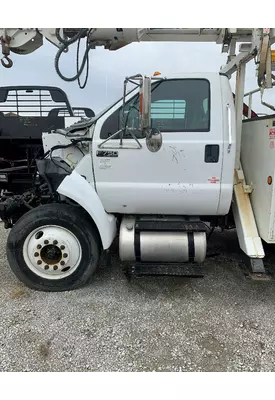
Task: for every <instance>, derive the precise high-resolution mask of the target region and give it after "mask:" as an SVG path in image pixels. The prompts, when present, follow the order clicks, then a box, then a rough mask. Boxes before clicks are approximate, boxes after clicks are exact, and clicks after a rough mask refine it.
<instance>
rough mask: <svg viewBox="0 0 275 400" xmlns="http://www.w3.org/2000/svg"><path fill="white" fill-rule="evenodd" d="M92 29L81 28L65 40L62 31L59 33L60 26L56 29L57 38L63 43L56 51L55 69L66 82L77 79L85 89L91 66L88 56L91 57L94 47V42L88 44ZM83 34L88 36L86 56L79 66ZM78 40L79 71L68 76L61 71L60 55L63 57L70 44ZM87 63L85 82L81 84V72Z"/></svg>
mask: <svg viewBox="0 0 275 400" xmlns="http://www.w3.org/2000/svg"><path fill="white" fill-rule="evenodd" d="M91 30H92V29H88V28H84V29H81V30H80V31H79V32H78V33H77V34H76V35H75V36H74V37H73V38H71V39H69V40H64V39H63V38H62V37H61V36H60V33H59V31H60V28H56V31H55V32H56V37H57V39H58V40H59V41H60V42H61V43H62V46H61V47H60V48H59V50H58V52H57V53H56V56H55V70H56V72H57V74H58V76H59V77H60V78H61V79H63V80H64V81H66V82H73V81H75V80H78V84H79V87H80V88H81V89H83V88H84V87H85V86H86V83H87V80H88V67H89V58H88V57H89V51H90V49H91V48H92V47H93V45H92V44H90V45H89V44H88V36H89V32H91ZM83 34H86V36H87V41H86V50H85V53H84V56H83V60H82V63H81V66H80V68H79V46H80V39H81V36H82V35H83ZM77 40H78V46H77V72H76V74H75V75H74V76H72V77H70V78H68V77H66V76H64V75H63V74H62V73H61V71H60V68H59V60H60V57H61V55H62V53H63V52H64V51H65V50H66V49H68V47H69V46H70V45H72V44H73V43H75V42H76V41H77ZM86 63H87V71H86V78H85V81H84V84H83V85H81V83H80V80H79V78H80V76H81V74H82V72H83V70H84V67H85V65H86Z"/></svg>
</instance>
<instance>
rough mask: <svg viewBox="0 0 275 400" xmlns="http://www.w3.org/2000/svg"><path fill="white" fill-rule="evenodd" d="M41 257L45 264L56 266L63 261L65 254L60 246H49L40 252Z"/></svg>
mask: <svg viewBox="0 0 275 400" xmlns="http://www.w3.org/2000/svg"><path fill="white" fill-rule="evenodd" d="M40 257H41V259H42V261H44V263H46V264H50V265H53V264H54V265H55V264H58V263H59V262H60V261H61V259H62V257H63V254H62V251H61V250H60V248H59V247H58V246H56V245H52V244H48V245H46V246H44V247H42V250H41V251H40Z"/></svg>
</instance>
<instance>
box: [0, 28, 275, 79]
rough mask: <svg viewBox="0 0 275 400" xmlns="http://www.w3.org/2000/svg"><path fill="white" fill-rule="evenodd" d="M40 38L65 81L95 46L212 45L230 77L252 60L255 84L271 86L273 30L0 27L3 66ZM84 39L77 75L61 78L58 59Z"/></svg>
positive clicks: (36, 44)
mask: <svg viewBox="0 0 275 400" xmlns="http://www.w3.org/2000/svg"><path fill="white" fill-rule="evenodd" d="M43 38H46V39H47V40H48V41H49V42H51V43H52V44H54V45H55V46H56V47H57V48H58V52H57V55H56V59H55V69H56V71H57V73H58V75H59V76H60V77H61V78H62V79H64V80H66V81H73V80H76V79H78V80H79V76H80V75H81V73H82V72H83V70H84V66H85V64H86V62H88V52H89V50H91V49H95V48H96V47H97V46H104V48H105V49H108V50H118V49H120V48H122V47H124V46H126V45H128V44H130V43H133V42H214V43H217V44H220V45H221V46H222V52H223V53H228V60H227V66H226V67H225V68H224V73H226V74H227V75H229V76H231V74H232V73H233V72H235V70H236V69H237V67H238V65H239V64H240V63H241V62H242V63H243V62H247V61H249V60H251V59H252V58H255V60H256V63H257V65H258V85H259V86H260V87H261V86H264V87H271V86H272V76H271V71H272V69H273V68H272V65H273V64H272V53H271V45H272V44H273V43H274V42H275V28H249V29H243V28H125V29H124V28H94V29H93V28H79V29H75V28H63V29H61V28H50V29H46V28H6V29H5V28H0V41H1V44H2V53H3V56H4V57H3V58H2V60H1V62H2V65H3V66H4V67H7V68H9V67H11V66H12V64H13V63H12V61H11V59H10V57H9V55H10V52H14V53H17V54H30V53H32V52H34V51H35V50H37V49H38V48H39V47H41V46H42V44H43ZM82 38H86V43H87V44H86V50H87V51H86V52H85V55H84V59H83V62H82V64H81V65H80V67H79V68H78V71H77V74H76V75H75V76H74V77H72V78H66V77H64V76H63V75H62V74H61V72H60V70H59V58H60V56H61V54H62V53H63V52H67V51H68V50H69V46H70V45H71V44H73V43H75V42H79V41H80V40H81V39H82ZM238 42H241V43H242V44H241V45H240V53H239V54H238V55H236V43H238Z"/></svg>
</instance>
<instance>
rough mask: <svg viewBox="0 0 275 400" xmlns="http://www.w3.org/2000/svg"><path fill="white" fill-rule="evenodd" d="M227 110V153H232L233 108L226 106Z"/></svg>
mask: <svg viewBox="0 0 275 400" xmlns="http://www.w3.org/2000/svg"><path fill="white" fill-rule="evenodd" d="M226 109H227V122H228V147H227V153H230V151H231V147H232V123H231V108H230V105H229V104H228V103H227V104H226Z"/></svg>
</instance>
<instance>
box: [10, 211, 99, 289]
mask: <svg viewBox="0 0 275 400" xmlns="http://www.w3.org/2000/svg"><path fill="white" fill-rule="evenodd" d="M100 250H101V241H100V238H99V235H98V232H97V230H96V228H95V227H94V225H93V223H92V221H90V220H89V218H87V214H86V212H85V211H84V210H82V209H79V208H77V207H74V206H70V205H64V204H47V205H43V206H39V207H37V208H35V209H33V210H31V211H29V212H28V213H26V214H24V215H23V216H22V217H21V218H20V219H19V220H18V221H17V223H16V224H15V225H14V227H13V228H12V229H11V231H10V233H9V236H8V240H7V257H8V262H9V265H10V268H11V269H12V271H13V273H14V274H15V275H16V276H17V278H18V279H19V280H20V281H22V282H23V283H24V284H25V285H26V286H28V287H29V288H31V289H36V290H42V291H46V292H61V291H67V290H73V289H77V288H79V287H81V286H83V285H84V284H85V283H86V282H87V281H88V280H89V279H90V278H91V277H92V275H93V274H94V272H95V270H96V267H97V264H98V261H99V257H100Z"/></svg>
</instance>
